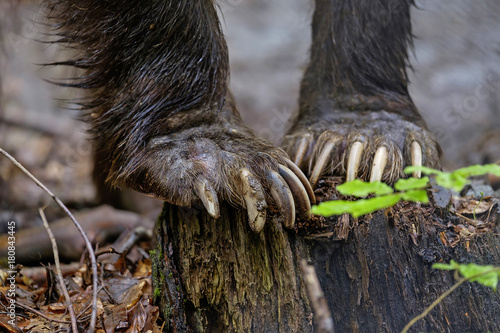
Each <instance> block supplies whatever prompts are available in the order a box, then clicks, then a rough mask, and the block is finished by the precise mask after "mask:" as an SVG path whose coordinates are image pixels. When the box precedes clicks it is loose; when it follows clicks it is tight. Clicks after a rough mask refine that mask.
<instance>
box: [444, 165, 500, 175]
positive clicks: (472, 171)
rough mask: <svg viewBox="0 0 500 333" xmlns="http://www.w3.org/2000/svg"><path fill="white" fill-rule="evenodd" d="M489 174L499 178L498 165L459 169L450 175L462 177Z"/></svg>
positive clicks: (499, 168) (499, 166)
mask: <svg viewBox="0 0 500 333" xmlns="http://www.w3.org/2000/svg"><path fill="white" fill-rule="evenodd" d="M487 173H491V174H493V175H495V176H499V177H500V165H497V164H486V165H471V166H468V167H465V168H461V169H458V170H455V171H453V172H452V174H457V175H461V176H462V177H471V176H481V175H484V174H487Z"/></svg>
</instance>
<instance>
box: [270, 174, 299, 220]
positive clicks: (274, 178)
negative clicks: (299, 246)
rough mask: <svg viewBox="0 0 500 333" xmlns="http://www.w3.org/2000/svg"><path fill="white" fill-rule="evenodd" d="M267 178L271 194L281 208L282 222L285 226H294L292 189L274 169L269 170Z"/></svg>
mask: <svg viewBox="0 0 500 333" xmlns="http://www.w3.org/2000/svg"><path fill="white" fill-rule="evenodd" d="M268 179H269V182H270V183H271V196H272V197H273V199H274V201H276V204H277V205H278V206H279V207H280V208H281V213H282V216H283V218H284V221H283V224H284V225H285V227H286V228H290V229H291V228H293V227H294V226H295V204H294V201H293V195H292V191H291V190H290V188H289V187H288V185H287V183H286V181H285V180H284V179H283V178H282V177H281V176H280V175H279V174H278V173H277V172H276V171H271V172H269V174H268Z"/></svg>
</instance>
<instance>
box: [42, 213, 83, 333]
mask: <svg viewBox="0 0 500 333" xmlns="http://www.w3.org/2000/svg"><path fill="white" fill-rule="evenodd" d="M38 211H39V213H40V217H41V218H42V222H43V226H44V227H45V229H46V230H47V234H48V235H49V239H50V242H51V243H52V252H53V253H54V262H55V264H56V274H57V279H58V280H59V284H60V285H61V290H62V292H63V294H64V298H65V299H66V306H67V307H68V310H69V317H70V318H71V328H72V329H73V333H78V326H77V324H76V316H75V309H74V308H73V303H72V302H71V298H70V297H69V293H68V289H67V288H66V284H65V283H64V278H63V275H62V273H61V262H60V261H59V250H58V249H57V243H56V239H55V237H54V234H53V233H52V230H50V227H49V223H48V222H47V218H46V217H45V213H44V212H43V209H42V208H40V209H38Z"/></svg>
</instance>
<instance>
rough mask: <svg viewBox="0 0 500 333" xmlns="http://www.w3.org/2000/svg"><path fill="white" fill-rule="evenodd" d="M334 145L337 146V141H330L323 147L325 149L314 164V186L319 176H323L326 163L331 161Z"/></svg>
mask: <svg viewBox="0 0 500 333" xmlns="http://www.w3.org/2000/svg"><path fill="white" fill-rule="evenodd" d="M334 147H335V142H329V143H327V144H326V145H325V146H324V147H323V151H322V152H321V154H320V155H319V157H318V159H317V160H316V165H315V166H314V169H313V171H312V172H311V177H310V181H311V185H312V186H315V185H316V183H317V182H318V180H319V177H321V174H322V173H323V170H324V169H325V167H326V164H327V163H329V162H330V161H329V157H330V154H331V152H332V150H333V148H334Z"/></svg>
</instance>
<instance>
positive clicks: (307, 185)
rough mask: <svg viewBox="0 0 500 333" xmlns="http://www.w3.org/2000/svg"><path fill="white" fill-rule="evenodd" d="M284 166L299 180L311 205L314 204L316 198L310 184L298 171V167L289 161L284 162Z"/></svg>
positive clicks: (300, 171)
mask: <svg viewBox="0 0 500 333" xmlns="http://www.w3.org/2000/svg"><path fill="white" fill-rule="evenodd" d="M286 166H287V167H288V169H290V170H292V171H293V173H294V174H295V175H296V176H297V177H298V178H299V179H300V181H301V183H302V185H304V188H305V189H306V192H307V195H308V196H309V201H310V202H311V204H313V205H314V204H316V196H315V195H314V191H313V188H312V186H311V183H309V181H308V180H307V178H306V176H305V175H304V173H303V172H302V170H300V169H299V167H298V166H297V165H295V164H294V163H293V162H292V161H290V160H286Z"/></svg>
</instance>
